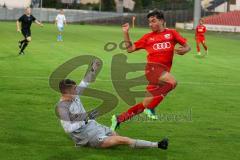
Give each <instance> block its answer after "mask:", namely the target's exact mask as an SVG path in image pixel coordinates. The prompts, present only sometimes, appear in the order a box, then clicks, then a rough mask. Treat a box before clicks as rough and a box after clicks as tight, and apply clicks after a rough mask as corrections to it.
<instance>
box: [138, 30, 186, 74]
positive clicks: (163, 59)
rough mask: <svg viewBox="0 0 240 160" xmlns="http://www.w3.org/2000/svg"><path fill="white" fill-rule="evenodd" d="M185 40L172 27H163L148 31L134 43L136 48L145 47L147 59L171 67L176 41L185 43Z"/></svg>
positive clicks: (181, 43)
mask: <svg viewBox="0 0 240 160" xmlns="http://www.w3.org/2000/svg"><path fill="white" fill-rule="evenodd" d="M186 42H187V40H186V39H185V38H183V37H182V36H181V35H180V34H179V33H178V32H177V31H176V30H174V29H167V28H166V29H164V31H162V32H150V33H147V34H145V35H144V36H143V37H142V38H140V39H139V40H138V41H136V42H135V43H134V45H135V47H136V49H137V50H138V49H145V50H146V51H147V53H148V56H147V61H148V62H150V63H161V64H163V65H165V66H166V67H167V68H168V70H170V69H171V66H172V60H173V55H174V47H175V45H176V44H177V43H179V44H180V45H185V44H186Z"/></svg>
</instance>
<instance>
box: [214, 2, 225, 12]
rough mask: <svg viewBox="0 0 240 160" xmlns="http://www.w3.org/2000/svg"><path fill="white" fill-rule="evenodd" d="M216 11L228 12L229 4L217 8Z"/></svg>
mask: <svg viewBox="0 0 240 160" xmlns="http://www.w3.org/2000/svg"><path fill="white" fill-rule="evenodd" d="M214 11H215V12H227V2H225V3H223V4H221V5H219V6H218V7H216V8H215V10H214Z"/></svg>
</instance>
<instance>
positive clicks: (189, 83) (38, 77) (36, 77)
mask: <svg viewBox="0 0 240 160" xmlns="http://www.w3.org/2000/svg"><path fill="white" fill-rule="evenodd" d="M3 78H4V79H36V80H49V77H43V76H0V79H3ZM101 81H102V82H112V81H119V82H120V81H126V80H103V79H97V80H96V83H97V82H101ZM131 82H134V81H131ZM135 82H137V81H135ZM178 84H183V85H221V86H240V84H238V83H233V82H223V83H221V82H197V81H195V82H191V81H181V82H178Z"/></svg>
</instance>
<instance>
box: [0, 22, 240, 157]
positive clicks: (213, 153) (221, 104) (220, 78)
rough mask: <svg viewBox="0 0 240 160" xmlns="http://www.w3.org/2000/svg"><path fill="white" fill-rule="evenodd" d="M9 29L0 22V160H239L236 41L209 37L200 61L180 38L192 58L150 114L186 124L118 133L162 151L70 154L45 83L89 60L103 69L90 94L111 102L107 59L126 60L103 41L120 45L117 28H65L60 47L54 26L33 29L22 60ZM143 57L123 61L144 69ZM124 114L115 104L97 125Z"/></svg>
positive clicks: (178, 68)
mask: <svg viewBox="0 0 240 160" xmlns="http://www.w3.org/2000/svg"><path fill="white" fill-rule="evenodd" d="M15 28H16V27H15V23H13V22H0V30H1V37H0V73H1V75H0V79H1V81H0V82H1V83H0V84H1V85H0V88H1V96H0V97H1V100H0V115H1V116H0V157H1V159H3V160H23V159H24V160H77V159H79V160H80V159H108V160H121V159H122V160H128V159H129V160H130V159H151V160H158V159H164V160H193V159H194V160H203V159H209V160H219V159H221V160H223V159H225V160H230V159H231V160H239V159H240V154H239V151H238V150H239V148H240V125H239V121H240V114H239V112H240V108H239V105H240V99H239V95H240V84H239V81H240V75H239V73H240V63H239V62H240V54H239V50H240V43H239V38H236V37H239V35H229V34H228V35H226V36H225V35H224V34H223V35H221V36H220V35H219V34H216V33H211V34H208V35H207V44H208V46H209V55H208V56H207V57H204V58H202V57H196V56H195V54H196V49H195V42H194V34H193V32H183V33H182V34H183V35H184V36H185V37H186V38H188V40H189V43H190V45H191V46H192V51H191V52H190V53H188V54H187V55H185V56H177V55H176V56H175V58H174V64H173V68H172V74H173V75H174V76H175V77H176V79H177V80H178V82H179V83H178V86H177V88H176V89H175V90H174V91H172V92H171V93H170V94H169V95H168V96H167V97H166V99H165V100H164V102H163V103H162V104H161V105H160V106H158V108H157V113H158V114H164V115H166V116H170V117H171V115H180V116H183V117H185V119H181V120H176V119H171V118H170V119H168V118H165V119H162V120H161V121H150V122H149V121H137V120H135V121H134V120H132V121H128V122H126V123H124V124H123V125H121V129H120V130H119V133H120V134H121V135H123V136H129V137H133V138H139V139H146V140H152V141H155V140H160V139H161V138H163V137H165V136H167V137H169V139H170V146H169V150H167V151H160V150H158V149H145V150H142V149H136V150H134V149H129V148H127V147H124V146H121V147H116V148H113V149H106V150H103V149H92V148H75V147H74V145H73V142H72V141H71V140H70V139H69V138H68V136H67V135H66V134H65V133H64V131H63V129H62V128H61V126H60V124H59V122H58V120H57V118H56V116H55V111H54V108H55V104H56V102H57V101H58V100H59V94H58V93H57V92H55V91H54V90H52V89H51V88H50V87H49V84H48V79H49V76H50V75H51V73H52V72H53V71H54V70H55V69H56V68H57V67H58V66H59V65H61V64H63V63H64V62H66V61H67V60H69V59H71V58H73V57H76V56H79V55H95V56H97V57H99V58H101V59H102V60H103V62H104V64H103V69H102V71H101V72H100V74H99V76H98V78H97V81H96V82H95V83H94V84H92V85H91V87H92V88H97V89H101V90H104V91H106V92H110V93H112V94H114V95H115V96H118V95H117V93H116V91H115V89H114V88H113V85H112V82H111V81H110V80H111V79H110V71H111V69H110V68H111V60H112V57H113V55H115V54H118V53H123V54H126V52H125V51H123V50H121V49H119V48H117V49H116V50H114V51H111V52H106V51H105V50H104V45H105V44H106V43H107V42H109V41H111V42H116V43H117V44H118V43H120V42H121V41H122V33H121V28H120V27H114V26H113V27H109V26H92V25H68V26H66V28H65V33H64V42H56V38H57V37H56V36H57V29H56V28H55V26H54V25H52V24H46V25H45V26H44V27H43V28H40V27H37V26H36V25H34V24H33V27H32V39H33V40H32V42H31V44H30V45H29V46H28V48H27V49H26V51H25V52H26V55H24V56H18V55H17V54H18V46H17V41H18V40H20V39H21V38H22V36H21V34H20V33H17V32H16V29H15ZM148 31H149V30H148V29H142V28H136V29H134V30H131V31H130V34H131V37H132V39H133V40H137V39H138V38H140V37H141V35H143V34H144V33H146V32H148ZM145 57H146V53H145V51H143V50H142V51H139V52H137V53H136V54H131V55H128V62H129V63H133V62H135V63H138V62H145ZM119 67H121V66H119ZM85 69H86V67H85V68H84V67H83V68H81V69H77V70H76V71H74V72H73V73H72V74H71V75H70V76H71V78H73V79H75V80H76V81H78V82H79V81H80V80H81V78H82V77H83V74H84V73H85ZM133 75H134V74H133ZM135 76H138V75H136V74H135ZM118 98H119V97H118ZM82 100H83V103H84V105H85V107H86V109H88V110H89V109H90V108H92V107H94V106H97V105H98V104H99V103H100V102H101V101H99V100H95V99H92V98H88V97H82ZM137 100H138V101H140V100H141V98H139V99H137ZM128 107H129V106H128V105H127V104H126V103H125V102H123V100H121V99H120V98H119V104H118V107H117V108H115V109H114V110H113V111H112V112H110V113H108V114H105V115H104V116H101V117H99V118H98V119H97V120H98V121H99V122H100V123H102V124H104V125H107V126H110V119H111V115H112V114H117V113H120V112H122V111H125V110H126V109H127V108H128ZM186 117H187V118H186Z"/></svg>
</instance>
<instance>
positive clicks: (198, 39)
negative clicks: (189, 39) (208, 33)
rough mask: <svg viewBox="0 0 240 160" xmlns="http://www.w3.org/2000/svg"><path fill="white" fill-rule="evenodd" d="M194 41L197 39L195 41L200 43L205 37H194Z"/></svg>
mask: <svg viewBox="0 0 240 160" xmlns="http://www.w3.org/2000/svg"><path fill="white" fill-rule="evenodd" d="M196 41H197V43H202V42H204V41H205V37H204V36H199V37H196Z"/></svg>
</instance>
